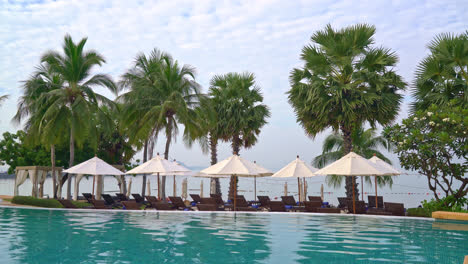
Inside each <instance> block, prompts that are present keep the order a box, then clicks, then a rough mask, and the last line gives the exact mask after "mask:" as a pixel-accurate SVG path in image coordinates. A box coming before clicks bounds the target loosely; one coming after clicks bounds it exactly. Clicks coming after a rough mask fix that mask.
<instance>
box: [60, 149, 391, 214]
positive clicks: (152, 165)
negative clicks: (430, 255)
mask: <svg viewBox="0 0 468 264" xmlns="http://www.w3.org/2000/svg"><path fill="white" fill-rule="evenodd" d="M64 172H66V173H70V174H87V175H94V176H96V175H124V174H131V175H135V174H152V175H156V176H157V177H158V190H159V189H160V180H159V176H160V175H174V177H175V175H185V176H188V175H190V173H192V172H191V171H190V170H189V169H187V168H185V167H184V166H182V165H180V164H179V163H177V162H175V161H174V162H170V161H168V160H166V159H164V158H162V157H160V156H159V155H156V157H154V158H152V159H150V160H149V161H147V162H145V163H143V164H141V165H140V166H138V167H136V168H134V169H132V170H130V171H128V172H126V173H124V172H121V171H120V170H118V169H116V168H114V167H113V166H111V165H109V164H107V163H106V162H104V161H103V160H101V159H99V158H98V157H94V158H92V159H90V160H88V161H85V162H83V163H81V164H78V165H76V166H74V167H71V168H69V169H67V170H65V171H64ZM399 174H400V172H399V171H397V170H396V169H394V168H393V167H392V166H391V165H390V164H388V163H386V162H385V161H383V160H381V159H379V158H378V157H377V156H375V155H374V157H372V158H371V159H369V160H367V159H365V158H363V157H361V156H359V155H358V154H356V153H354V152H350V153H349V154H347V155H345V156H344V157H342V158H341V159H339V160H337V161H335V162H333V163H331V164H329V165H328V166H326V167H324V168H322V169H320V170H319V169H316V168H313V167H311V166H309V165H308V164H307V163H305V162H304V161H302V160H300V159H299V156H297V158H296V159H295V160H294V161H292V162H291V163H289V164H288V165H286V166H285V167H284V168H282V169H281V170H279V171H278V172H276V173H274V174H273V173H272V172H271V171H269V170H267V169H265V168H263V167H261V166H260V165H258V164H256V162H250V161H248V160H246V159H244V158H241V157H240V156H238V155H233V156H231V157H229V158H227V159H225V160H223V161H221V162H218V163H217V164H215V165H212V166H210V167H208V168H206V169H204V170H202V171H200V172H199V173H195V174H193V173H192V176H198V177H215V178H217V177H227V176H237V177H253V178H254V195H255V197H256V177H265V176H272V177H275V178H290V177H297V179H298V188H299V195H301V190H300V177H303V178H304V180H305V178H306V177H314V176H322V175H343V176H375V177H377V176H387V175H399ZM234 187H235V188H236V184H234ZM93 188H94V183H93ZM375 189H376V204H377V178H376V180H375ZM236 193H237V190H234V208H235V207H236V200H237V199H236V197H235V196H236ZM353 211H354V212H355V195H354V177H353Z"/></svg>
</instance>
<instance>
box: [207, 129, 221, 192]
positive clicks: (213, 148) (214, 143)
mask: <svg viewBox="0 0 468 264" xmlns="http://www.w3.org/2000/svg"><path fill="white" fill-rule="evenodd" d="M209 138H210V154H211V165H215V164H216V163H218V140H217V139H216V138H215V137H213V136H212V135H211V133H210V135H209ZM211 181H212V182H213V181H214V183H215V194H221V184H220V183H219V178H211Z"/></svg>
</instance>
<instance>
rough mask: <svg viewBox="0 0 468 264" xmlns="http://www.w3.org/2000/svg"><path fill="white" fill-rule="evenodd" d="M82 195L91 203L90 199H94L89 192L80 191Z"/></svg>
mask: <svg viewBox="0 0 468 264" xmlns="http://www.w3.org/2000/svg"><path fill="white" fill-rule="evenodd" d="M82 194H83V197H84V198H85V199H86V200H87V201H88V203H91V201H92V200H93V199H94V196H93V195H92V194H90V193H82Z"/></svg>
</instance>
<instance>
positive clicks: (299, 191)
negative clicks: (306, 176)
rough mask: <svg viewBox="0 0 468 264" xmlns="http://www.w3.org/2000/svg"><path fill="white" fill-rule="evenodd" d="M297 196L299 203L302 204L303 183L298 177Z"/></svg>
mask: <svg viewBox="0 0 468 264" xmlns="http://www.w3.org/2000/svg"><path fill="white" fill-rule="evenodd" d="M297 196H298V199H299V203H300V202H301V181H300V180H299V177H297Z"/></svg>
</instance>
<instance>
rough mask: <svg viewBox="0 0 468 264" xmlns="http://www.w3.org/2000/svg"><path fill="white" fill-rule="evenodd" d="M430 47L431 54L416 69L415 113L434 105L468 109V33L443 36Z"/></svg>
mask: <svg viewBox="0 0 468 264" xmlns="http://www.w3.org/2000/svg"><path fill="white" fill-rule="evenodd" d="M428 48H429V51H430V52H431V53H430V54H429V55H428V56H427V57H426V58H424V59H423V60H422V61H421V62H420V64H419V65H418V67H417V70H416V79H415V81H414V88H413V89H412V93H413V97H414V98H415V99H416V100H415V102H414V103H413V105H412V108H413V110H425V109H427V108H429V106H431V105H432V104H435V105H439V106H447V105H449V104H457V105H459V106H465V107H468V94H467V90H468V31H466V32H465V33H462V34H460V35H454V34H450V33H446V34H440V35H438V36H436V37H435V38H434V40H432V41H431V43H429V45H428Z"/></svg>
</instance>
